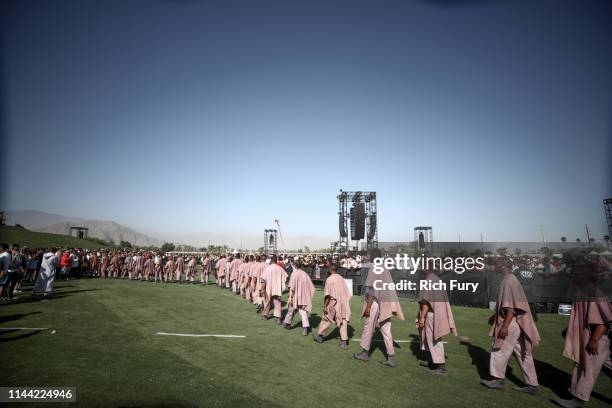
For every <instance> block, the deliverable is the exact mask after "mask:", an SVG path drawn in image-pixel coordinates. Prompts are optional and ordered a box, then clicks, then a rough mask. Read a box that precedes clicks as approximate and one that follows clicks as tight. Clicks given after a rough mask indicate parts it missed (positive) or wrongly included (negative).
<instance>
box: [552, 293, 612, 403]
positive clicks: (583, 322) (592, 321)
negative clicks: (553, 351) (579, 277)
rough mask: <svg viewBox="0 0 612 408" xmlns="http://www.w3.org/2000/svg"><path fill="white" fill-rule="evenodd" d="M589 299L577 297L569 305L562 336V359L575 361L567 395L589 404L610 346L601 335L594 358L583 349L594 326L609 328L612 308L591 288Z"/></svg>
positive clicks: (609, 353)
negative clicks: (565, 332) (567, 319)
mask: <svg viewBox="0 0 612 408" xmlns="http://www.w3.org/2000/svg"><path fill="white" fill-rule="evenodd" d="M591 292H592V293H591V295H590V296H587V295H586V294H583V293H579V294H578V297H577V298H576V301H574V303H573V305H572V313H571V315H570V319H569V324H568V327H567V335H566V336H565V346H564V348H563V355H564V356H565V357H567V358H569V359H571V360H573V361H574V363H575V364H574V369H573V371H572V380H571V384H570V391H571V393H572V395H574V396H575V397H577V398H580V399H581V400H583V401H588V400H589V399H590V397H591V392H592V391H593V387H594V386H595V382H596V381H597V377H598V376H599V373H600V372H601V368H602V366H603V365H604V364H606V363H608V362H609V359H610V355H611V348H612V343H611V342H610V338H609V337H608V336H607V335H606V334H605V333H604V335H603V336H602V337H601V338H600V339H599V341H598V343H597V354H590V353H589V352H587V350H586V346H587V344H588V342H589V340H590V338H591V330H593V326H594V325H605V326H607V327H610V324H611V323H612V306H611V305H610V300H609V299H608V297H607V296H606V295H605V294H604V293H603V292H602V291H600V290H598V289H597V290H596V289H595V288H594V287H593V290H591Z"/></svg>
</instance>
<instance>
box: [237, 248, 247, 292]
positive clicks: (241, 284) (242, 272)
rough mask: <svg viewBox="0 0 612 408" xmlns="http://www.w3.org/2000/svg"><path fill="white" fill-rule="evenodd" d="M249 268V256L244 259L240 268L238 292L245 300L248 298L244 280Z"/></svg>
mask: <svg viewBox="0 0 612 408" xmlns="http://www.w3.org/2000/svg"><path fill="white" fill-rule="evenodd" d="M248 266H249V256H248V255H247V256H245V257H244V262H242V263H241V264H240V266H239V267H238V279H237V281H238V292H239V293H240V296H242V297H243V298H246V290H245V289H246V288H245V286H244V278H245V275H246V270H247V268H248Z"/></svg>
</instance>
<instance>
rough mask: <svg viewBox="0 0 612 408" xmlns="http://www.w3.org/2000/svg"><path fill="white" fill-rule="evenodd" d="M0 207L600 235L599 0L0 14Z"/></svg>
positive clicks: (79, 5)
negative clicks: (372, 206)
mask: <svg viewBox="0 0 612 408" xmlns="http://www.w3.org/2000/svg"><path fill="white" fill-rule="evenodd" d="M1 16H2V17H1V19H2V20H1V21H0V23H1V24H0V25H1V28H0V30H2V41H3V43H2V97H3V100H2V108H3V109H2V118H1V119H2V122H3V128H2V134H3V142H2V160H1V161H2V163H1V165H2V170H3V171H2V173H3V174H4V175H5V177H3V181H2V196H1V203H2V207H3V208H5V209H11V210H16V209H30V208H33V209H39V210H43V211H48V212H55V213H60V214H64V215H69V216H79V217H84V218H94V219H112V220H115V221H117V222H119V223H122V224H125V225H128V226H131V227H134V228H136V229H140V230H144V231H149V232H155V231H172V232H178V233H180V232H185V233H187V232H196V231H215V232H225V231H231V232H240V231H244V232H248V233H252V232H259V231H261V230H262V229H263V228H266V227H271V226H273V223H272V221H273V219H274V218H280V219H281V222H282V224H283V225H284V226H285V229H286V230H287V231H289V232H286V233H292V234H309V235H317V236H329V237H334V236H337V225H338V223H337V214H336V212H337V201H336V195H337V193H338V190H339V189H340V188H343V189H345V190H374V191H377V193H378V209H379V231H380V234H379V238H380V240H387V241H388V240H407V239H411V238H412V228H413V227H414V226H416V225H432V226H433V227H434V239H435V240H438V241H444V240H448V241H452V240H456V239H457V237H458V234H459V233H460V234H461V237H462V240H465V241H469V240H473V241H477V240H480V233H481V232H482V233H483V234H484V238H485V240H521V241H532V240H533V241H537V240H540V231H541V228H543V230H544V231H545V234H546V238H547V239H548V240H556V239H558V237H560V236H561V235H565V236H567V237H568V238H569V239H570V240H573V239H575V238H576V237H581V238H582V239H583V240H584V235H585V233H584V224H589V227H590V228H591V229H592V230H593V231H594V233H595V234H596V235H597V237H598V238H601V235H603V234H604V233H605V231H606V226H605V219H604V214H603V205H602V199H603V198H605V197H610V196H612V183H611V178H610V175H611V174H612V165H611V157H612V129H611V125H612V121H611V112H612V110H611V107H612V104H611V102H612V98H611V96H612V24H610V21H611V17H612V5H611V2H609V1H588V2H585V1H582V0H578V1H554V0H553V1H538V0H525V1H513V2H511V1H501V0H499V1H477V0H471V1H468V0H463V1H462V0H456V1H450V0H448V1H443V0H436V1H434V0H431V1H425V0H422V1H391V0H388V1H383V2H374V1H369V2H357V1H350V2H336V1H321V2H316V1H304V2H297V1H295V2H294V1H289V2H287V1H278V2H271V1H244V2H235V1H216V2H208V1H196V0H174V1H170V0H165V1H154V0H143V1H136V0H120V1H82V0H77V1H23V0H20V1H12V2H11V1H4V2H2V13H1Z"/></svg>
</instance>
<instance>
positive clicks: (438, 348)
mask: <svg viewBox="0 0 612 408" xmlns="http://www.w3.org/2000/svg"><path fill="white" fill-rule="evenodd" d="M433 320H434V314H433V313H432V312H427V317H426V318H425V327H424V328H423V330H421V331H419V336H421V350H425V351H429V353H430V354H431V361H432V363H434V364H444V363H445V362H446V359H445V356H444V344H443V343H442V339H438V340H437V341H436V339H434V338H433V337H434V321H433Z"/></svg>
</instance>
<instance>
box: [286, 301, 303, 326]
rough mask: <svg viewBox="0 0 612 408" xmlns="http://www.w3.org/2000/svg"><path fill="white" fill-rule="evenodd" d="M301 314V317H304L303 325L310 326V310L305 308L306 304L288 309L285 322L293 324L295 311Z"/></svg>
mask: <svg viewBox="0 0 612 408" xmlns="http://www.w3.org/2000/svg"><path fill="white" fill-rule="evenodd" d="M296 311H297V312H298V313H299V314H300V318H301V319H302V327H310V322H309V321H308V312H307V311H306V309H304V306H299V307H298V308H297V309H296V308H293V307H290V308H289V309H287V315H286V316H285V320H284V321H283V323H285V324H291V323H292V322H293V315H295V312H296Z"/></svg>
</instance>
